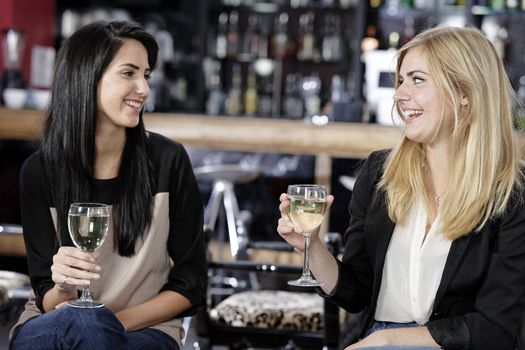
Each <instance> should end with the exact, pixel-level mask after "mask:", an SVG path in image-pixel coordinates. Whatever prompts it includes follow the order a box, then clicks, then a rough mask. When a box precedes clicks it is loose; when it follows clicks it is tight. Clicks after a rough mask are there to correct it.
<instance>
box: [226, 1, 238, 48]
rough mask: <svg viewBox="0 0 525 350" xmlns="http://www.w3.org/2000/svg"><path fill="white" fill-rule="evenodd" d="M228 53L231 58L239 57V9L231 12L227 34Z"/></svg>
mask: <svg viewBox="0 0 525 350" xmlns="http://www.w3.org/2000/svg"><path fill="white" fill-rule="evenodd" d="M226 40H227V50H226V51H227V53H226V55H227V56H228V57H230V58H235V57H237V54H238V53H239V13H238V12H237V11H232V12H230V18H229V24H228V33H227V34H226Z"/></svg>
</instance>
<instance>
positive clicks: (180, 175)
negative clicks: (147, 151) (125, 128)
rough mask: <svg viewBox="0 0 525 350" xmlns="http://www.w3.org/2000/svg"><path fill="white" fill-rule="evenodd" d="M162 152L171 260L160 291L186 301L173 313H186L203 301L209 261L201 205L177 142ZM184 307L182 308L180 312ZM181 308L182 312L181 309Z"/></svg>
mask: <svg viewBox="0 0 525 350" xmlns="http://www.w3.org/2000/svg"><path fill="white" fill-rule="evenodd" d="M176 147H177V148H176V149H175V150H174V149H173V147H170V149H169V151H170V152H163V155H164V156H167V157H172V156H173V157H174V158H173V159H171V160H169V161H168V160H163V161H162V163H163V164H170V165H169V166H170V169H169V176H168V178H169V181H170V183H169V192H170V194H169V199H170V208H169V220H170V222H169V230H170V232H169V237H168V246H167V249H168V254H169V256H170V258H171V260H172V261H173V264H174V265H173V267H172V268H171V270H170V272H169V275H168V281H167V282H166V284H165V285H164V286H163V287H162V289H161V291H171V292H174V293H175V294H178V295H179V297H182V298H185V299H187V300H188V301H189V304H184V305H186V307H185V309H184V310H178V311H177V313H176V314H173V316H175V315H178V316H186V315H188V314H192V313H194V312H195V311H196V307H198V306H200V305H203V304H204V303H205V302H206V290H207V283H208V279H207V277H208V264H207V260H206V249H207V248H206V243H205V240H204V233H203V221H204V219H203V205H202V201H201V195H200V192H199V188H198V186H197V181H196V180H195V176H194V174H193V170H192V166H191V163H190V160H189V157H188V155H187V153H186V151H185V150H184V148H183V147H182V145H180V144H176ZM183 311H185V312H183ZM181 312H182V313H181Z"/></svg>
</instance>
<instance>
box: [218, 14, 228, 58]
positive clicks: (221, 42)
mask: <svg viewBox="0 0 525 350" xmlns="http://www.w3.org/2000/svg"><path fill="white" fill-rule="evenodd" d="M227 31H228V14H227V13H226V12H221V14H220V15H219V24H218V26H217V36H216V39H215V55H216V56H217V58H221V59H222V58H225V57H226V55H227V53H228V40H227V38H226V34H227Z"/></svg>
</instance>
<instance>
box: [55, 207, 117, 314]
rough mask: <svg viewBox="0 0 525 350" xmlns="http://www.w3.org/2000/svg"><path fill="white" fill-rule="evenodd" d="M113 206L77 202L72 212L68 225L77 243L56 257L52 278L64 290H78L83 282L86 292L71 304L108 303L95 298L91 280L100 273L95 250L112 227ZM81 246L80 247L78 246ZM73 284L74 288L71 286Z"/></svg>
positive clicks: (72, 237)
mask: <svg viewBox="0 0 525 350" xmlns="http://www.w3.org/2000/svg"><path fill="white" fill-rule="evenodd" d="M109 215H110V210H109V206H108V205H106V204H100V203H73V204H71V206H70V208H69V213H68V229H69V234H70V236H71V239H72V240H73V243H74V244H75V246H76V248H74V247H60V249H59V250H58V252H57V254H56V255H55V256H54V257H53V265H52V266H51V271H52V278H53V281H54V282H55V284H56V285H57V287H58V289H59V290H61V291H62V292H73V291H74V293H75V294H76V286H82V287H83V291H82V296H81V297H80V298H79V299H78V300H70V301H69V302H68V305H70V306H74V307H79V308H94V307H102V306H104V304H102V303H100V302H98V301H95V300H93V299H91V293H90V291H89V285H90V282H91V280H94V279H98V278H99V277H100V275H99V272H100V270H101V268H100V266H98V265H97V264H96V262H97V260H98V258H99V254H98V253H96V252H95V250H96V249H97V248H98V247H100V246H101V245H102V243H103V242H104V239H105V238H106V233H107V231H108V228H109ZM77 248H78V249H77ZM71 286H73V288H71Z"/></svg>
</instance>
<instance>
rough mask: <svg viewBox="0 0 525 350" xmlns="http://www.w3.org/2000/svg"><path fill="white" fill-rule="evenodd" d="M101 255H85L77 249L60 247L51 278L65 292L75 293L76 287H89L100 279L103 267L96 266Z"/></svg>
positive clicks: (55, 257) (54, 260)
mask: <svg viewBox="0 0 525 350" xmlns="http://www.w3.org/2000/svg"><path fill="white" fill-rule="evenodd" d="M99 258H100V254H99V253H96V252H95V253H85V252H82V251H81V250H80V249H78V248H75V247H60V248H59V249H58V252H57V253H56V254H55V255H54V256H53V265H51V278H52V279H53V282H55V285H56V287H57V288H58V289H60V290H61V291H63V292H70V291H73V290H74V291H75V293H76V286H87V285H89V284H90V282H91V280H96V279H99V278H100V274H99V272H100V271H101V267H100V266H99V265H97V264H96V262H97V261H98V259H99Z"/></svg>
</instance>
